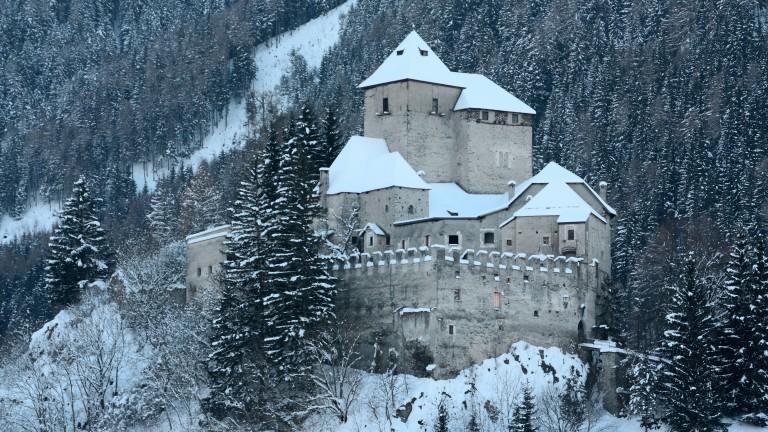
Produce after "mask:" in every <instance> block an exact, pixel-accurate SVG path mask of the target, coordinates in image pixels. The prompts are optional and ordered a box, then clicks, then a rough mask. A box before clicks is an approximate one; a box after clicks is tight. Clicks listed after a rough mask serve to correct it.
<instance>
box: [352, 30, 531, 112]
mask: <svg viewBox="0 0 768 432" xmlns="http://www.w3.org/2000/svg"><path fill="white" fill-rule="evenodd" d="M404 80H413V81H423V82H427V83H432V84H440V85H445V86H451V87H459V88H461V89H462V91H461V95H460V96H459V99H458V100H457V101H456V105H455V106H454V107H453V110H454V111H459V110H463V109H470V108H475V109H488V110H495V111H508V112H518V113H524V114H536V111H534V110H533V108H531V107H529V106H528V105H526V104H525V103H524V102H522V101H521V100H520V99H518V98H516V97H515V96H513V95H512V94H510V93H509V92H507V91H506V90H504V89H503V88H501V87H499V86H498V85H497V84H496V83H494V82H493V81H491V80H490V79H488V78H486V77H485V76H483V75H479V74H469V73H459V72H451V70H450V69H448V67H447V66H446V65H445V64H444V63H443V62H442V60H440V58H439V57H438V56H437V54H435V53H434V51H432V49H431V48H430V47H429V45H427V43H426V42H424V39H422V38H421V36H419V34H418V33H416V32H415V31H412V32H411V33H410V34H408V36H407V37H406V38H405V39H404V40H403V41H402V42H400V45H398V46H397V48H395V50H394V51H393V52H392V53H391V54H390V55H389V57H387V58H386V60H384V62H383V63H382V64H381V65H380V66H379V67H378V69H376V70H375V71H374V72H373V74H371V76H369V77H368V78H367V79H366V80H365V81H363V82H362V83H360V85H359V86H358V87H359V88H363V89H365V88H370V87H376V86H379V85H382V84H388V83H392V82H397V81H404Z"/></svg>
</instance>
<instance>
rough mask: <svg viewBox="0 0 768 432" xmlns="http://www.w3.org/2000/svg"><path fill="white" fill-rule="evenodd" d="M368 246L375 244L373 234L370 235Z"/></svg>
mask: <svg viewBox="0 0 768 432" xmlns="http://www.w3.org/2000/svg"><path fill="white" fill-rule="evenodd" d="M368 246H373V236H370V237H368Z"/></svg>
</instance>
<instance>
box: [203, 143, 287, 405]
mask: <svg viewBox="0 0 768 432" xmlns="http://www.w3.org/2000/svg"><path fill="white" fill-rule="evenodd" d="M280 150H281V149H280V145H279V142H278V141H277V136H276V134H275V133H274V131H273V130H270V131H269V140H268V142H267V143H266V145H265V147H264V149H263V151H261V152H260V154H259V155H258V156H257V157H256V158H254V160H253V166H252V167H250V168H249V169H248V171H247V177H246V178H245V179H244V180H243V181H242V182H241V183H240V187H239V188H238V194H237V196H238V199H237V200H236V201H235V204H234V206H233V208H232V209H231V213H232V224H231V226H232V231H231V233H230V234H229V235H228V237H227V240H226V241H225V246H226V256H227V261H225V262H224V264H223V270H224V272H223V277H222V280H221V284H222V297H221V299H220V303H219V306H218V308H217V309H216V313H215V318H214V320H213V326H212V327H213V337H212V343H211V345H212V347H213V348H214V351H213V353H212V354H211V356H210V357H209V363H208V372H209V376H210V377H211V395H210V397H209V398H208V399H207V400H206V411H208V412H209V413H211V414H213V415H214V416H216V417H223V416H225V415H228V413H230V414H229V415H232V414H235V415H243V414H244V413H248V412H250V411H251V410H252V409H254V408H255V407H256V406H257V404H258V403H259V401H260V400H261V399H263V397H264V394H263V393H264V392H263V391H260V389H258V386H259V385H260V380H259V379H258V377H260V376H263V375H264V374H265V372H266V371H265V370H264V364H265V362H264V358H263V354H262V353H261V351H260V349H261V347H262V340H263V335H264V334H263V325H264V323H265V319H264V307H263V298H264V290H263V278H264V275H265V273H264V259H265V257H266V255H267V254H268V253H269V250H270V245H271V244H272V243H271V242H270V241H269V238H268V236H269V232H270V230H271V227H272V226H273V224H272V223H271V221H272V215H273V213H272V211H271V208H272V203H273V202H274V201H275V197H276V189H277V186H276V184H275V182H273V181H272V179H274V177H275V175H276V174H277V171H278V169H279V162H280ZM265 179H266V180H265ZM265 232H266V234H267V235H266V236H265V235H264V234H265ZM233 410H239V412H231V411H233Z"/></svg>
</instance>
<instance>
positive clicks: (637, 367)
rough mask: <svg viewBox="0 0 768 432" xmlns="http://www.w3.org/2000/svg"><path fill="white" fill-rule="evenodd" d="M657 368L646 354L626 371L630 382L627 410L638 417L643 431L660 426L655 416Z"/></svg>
mask: <svg viewBox="0 0 768 432" xmlns="http://www.w3.org/2000/svg"><path fill="white" fill-rule="evenodd" d="M658 369H659V368H658V364H657V363H654V362H652V361H651V359H650V358H649V357H648V356H647V355H642V356H640V357H639V359H638V361H637V362H636V363H635V364H634V365H633V366H632V368H630V370H629V371H628V372H627V373H628V375H629V380H630V382H631V383H632V384H631V386H630V388H629V412H630V414H632V415H636V416H639V417H640V426H642V427H643V429H644V430H645V431H649V430H655V429H659V428H660V427H661V423H660V421H659V419H658V418H657V417H656V411H657V406H656V388H657V387H656V386H657V380H658Z"/></svg>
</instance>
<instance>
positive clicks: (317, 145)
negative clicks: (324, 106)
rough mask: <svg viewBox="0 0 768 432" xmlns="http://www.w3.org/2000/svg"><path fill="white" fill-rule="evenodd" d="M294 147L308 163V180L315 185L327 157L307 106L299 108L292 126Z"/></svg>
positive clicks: (312, 115) (313, 118) (314, 121)
mask: <svg viewBox="0 0 768 432" xmlns="http://www.w3.org/2000/svg"><path fill="white" fill-rule="evenodd" d="M293 128H294V131H295V135H294V138H295V140H296V145H297V146H299V147H301V148H302V151H303V152H304V153H305V154H306V157H307V159H308V162H309V166H308V169H309V172H308V174H309V179H310V181H311V182H314V183H316V182H317V181H318V179H319V178H320V171H319V170H320V168H323V167H324V166H325V167H327V166H330V165H325V162H326V159H327V157H328V155H327V154H325V153H324V152H325V150H326V148H325V146H324V143H323V142H322V139H321V137H320V130H319V129H318V127H317V119H316V118H315V114H314V113H313V112H312V109H311V108H310V107H309V105H304V106H303V107H302V108H301V114H300V115H299V118H298V119H297V120H296V122H295V123H294V125H293Z"/></svg>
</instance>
